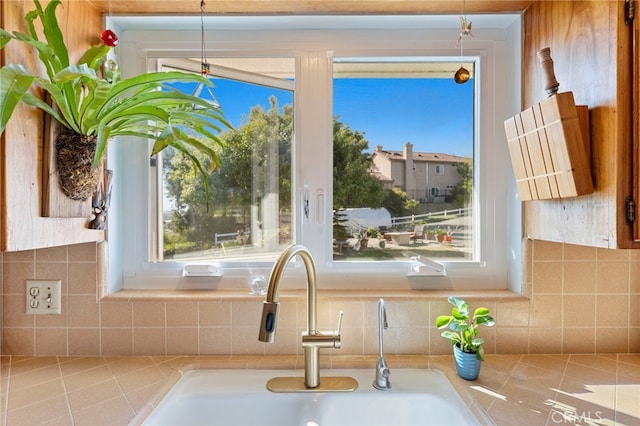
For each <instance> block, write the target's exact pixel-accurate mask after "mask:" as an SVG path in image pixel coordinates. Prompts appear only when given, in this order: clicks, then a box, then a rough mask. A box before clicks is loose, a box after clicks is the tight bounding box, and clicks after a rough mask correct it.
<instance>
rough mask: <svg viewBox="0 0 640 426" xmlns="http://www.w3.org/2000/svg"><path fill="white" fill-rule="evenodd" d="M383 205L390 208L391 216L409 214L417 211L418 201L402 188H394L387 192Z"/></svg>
mask: <svg viewBox="0 0 640 426" xmlns="http://www.w3.org/2000/svg"><path fill="white" fill-rule="evenodd" d="M382 206H383V207H384V208H386V209H387V210H389V213H391V216H396V217H397V216H408V215H410V214H413V213H415V209H416V207H417V206H418V201H416V200H413V199H411V198H409V197H408V196H407V193H406V192H404V191H402V190H401V189H399V188H393V189H392V190H391V191H387V192H386V193H385V196H384V200H383V201H382Z"/></svg>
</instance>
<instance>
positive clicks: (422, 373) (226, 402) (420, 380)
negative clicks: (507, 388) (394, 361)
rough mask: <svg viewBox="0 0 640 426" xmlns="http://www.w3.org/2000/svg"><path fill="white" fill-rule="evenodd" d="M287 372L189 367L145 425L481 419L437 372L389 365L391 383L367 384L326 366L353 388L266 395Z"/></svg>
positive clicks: (362, 374) (359, 374)
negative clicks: (387, 385) (354, 383)
mask: <svg viewBox="0 0 640 426" xmlns="http://www.w3.org/2000/svg"><path fill="white" fill-rule="evenodd" d="M301 374H302V372H301V371H289V370H194V371H189V372H187V373H185V374H184V376H183V377H182V378H181V379H180V380H179V381H178V382H177V383H176V384H175V385H174V386H173V388H171V390H170V391H169V392H168V393H167V395H166V396H165V397H164V398H163V399H162V401H160V403H159V404H158V406H157V407H156V408H155V409H154V410H153V411H152V412H151V414H150V415H149V417H148V418H147V419H146V420H145V422H144V423H143V424H145V425H172V426H175V425H225V426H231V425H278V426H284V425H305V426H311V425H313V426H317V425H319V426H324V425H365V424H366V425H385V426H386V425H391V424H394V425H477V424H481V423H485V422H486V420H485V421H483V422H480V421H479V420H478V419H477V418H476V417H475V416H474V415H473V414H472V412H471V410H469V408H468V407H467V405H466V404H465V403H464V401H463V400H462V399H461V398H460V396H459V395H458V394H457V392H456V391H455V389H454V388H453V386H452V385H451V383H450V382H449V380H448V379H447V378H446V376H445V375H444V374H443V373H442V372H440V371H437V370H422V369H395V370H391V385H392V388H391V389H390V390H388V391H384V392H383V391H379V390H376V389H374V388H373V386H372V381H373V378H374V372H373V369H371V370H327V371H323V372H322V374H321V382H322V377H328V376H349V377H353V378H355V379H356V380H357V381H358V383H359V386H358V389H356V390H355V391H354V392H339V393H334V392H305V393H272V392H269V391H268V390H267V389H266V386H265V384H266V382H267V381H268V380H269V379H271V378H272V377H276V376H279V377H288V376H300V375H301Z"/></svg>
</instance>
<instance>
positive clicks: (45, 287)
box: [27, 280, 62, 315]
mask: <svg viewBox="0 0 640 426" xmlns="http://www.w3.org/2000/svg"><path fill="white" fill-rule="evenodd" d="M61 288H62V282H61V281H60V280H57V281H53V280H27V314H34V315H60V314H61V313H62V308H61V305H62V303H61V299H62V291H61Z"/></svg>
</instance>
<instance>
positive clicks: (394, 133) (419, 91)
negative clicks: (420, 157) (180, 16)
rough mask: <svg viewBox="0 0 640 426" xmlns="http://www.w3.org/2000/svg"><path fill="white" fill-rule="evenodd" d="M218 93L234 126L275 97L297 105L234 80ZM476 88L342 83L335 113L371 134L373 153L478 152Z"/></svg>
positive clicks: (337, 84)
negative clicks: (405, 149)
mask: <svg viewBox="0 0 640 426" xmlns="http://www.w3.org/2000/svg"><path fill="white" fill-rule="evenodd" d="M215 84H216V88H215V89H214V90H213V92H214V93H215V96H216V98H217V99H218V101H219V102H220V103H221V104H222V110H223V111H224V114H225V116H226V117H227V119H228V120H229V121H231V123H232V124H233V125H234V126H238V125H240V124H242V123H243V118H244V119H245V120H246V114H247V112H248V111H249V108H250V107H251V106H253V105H258V104H259V105H262V106H263V107H264V108H265V109H268V108H269V101H268V99H269V96H270V95H271V94H275V95H276V97H277V98H278V104H279V105H280V106H282V105H286V104H290V103H292V94H291V93H289V92H286V91H282V90H277V89H270V88H263V87H259V86H254V85H248V84H243V83H237V82H233V81H229V80H226V81H222V80H215ZM472 90H473V86H472V83H471V82H469V83H467V84H462V85H459V84H456V83H455V82H454V81H453V78H450V79H448V78H438V79H409V78H407V79H398V78H395V79H359V78H353V79H336V80H334V115H335V116H339V119H340V121H342V122H343V123H345V124H347V125H349V127H351V129H352V130H357V131H360V132H362V133H364V134H365V137H366V139H367V140H368V142H369V150H370V151H373V149H374V148H375V146H376V145H382V146H383V147H384V149H387V150H396V151H400V150H402V146H403V145H404V144H405V143H406V142H412V143H413V145H414V151H422V152H441V153H446V154H454V155H461V156H462V155H471V154H472V125H471V123H472V99H473V93H472Z"/></svg>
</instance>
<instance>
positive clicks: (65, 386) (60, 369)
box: [56, 357, 75, 424]
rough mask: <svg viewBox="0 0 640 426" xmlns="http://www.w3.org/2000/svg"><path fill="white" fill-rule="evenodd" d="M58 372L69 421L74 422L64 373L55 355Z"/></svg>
mask: <svg viewBox="0 0 640 426" xmlns="http://www.w3.org/2000/svg"><path fill="white" fill-rule="evenodd" d="M56 360H57V361H58V362H57V366H58V373H60V382H61V383H62V389H64V402H65V404H66V405H67V412H68V413H69V418H70V419H71V423H72V424H74V423H75V422H74V421H73V413H72V412H71V403H69V391H68V389H67V385H66V384H65V382H64V375H63V374H62V368H61V367H60V357H56Z"/></svg>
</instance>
